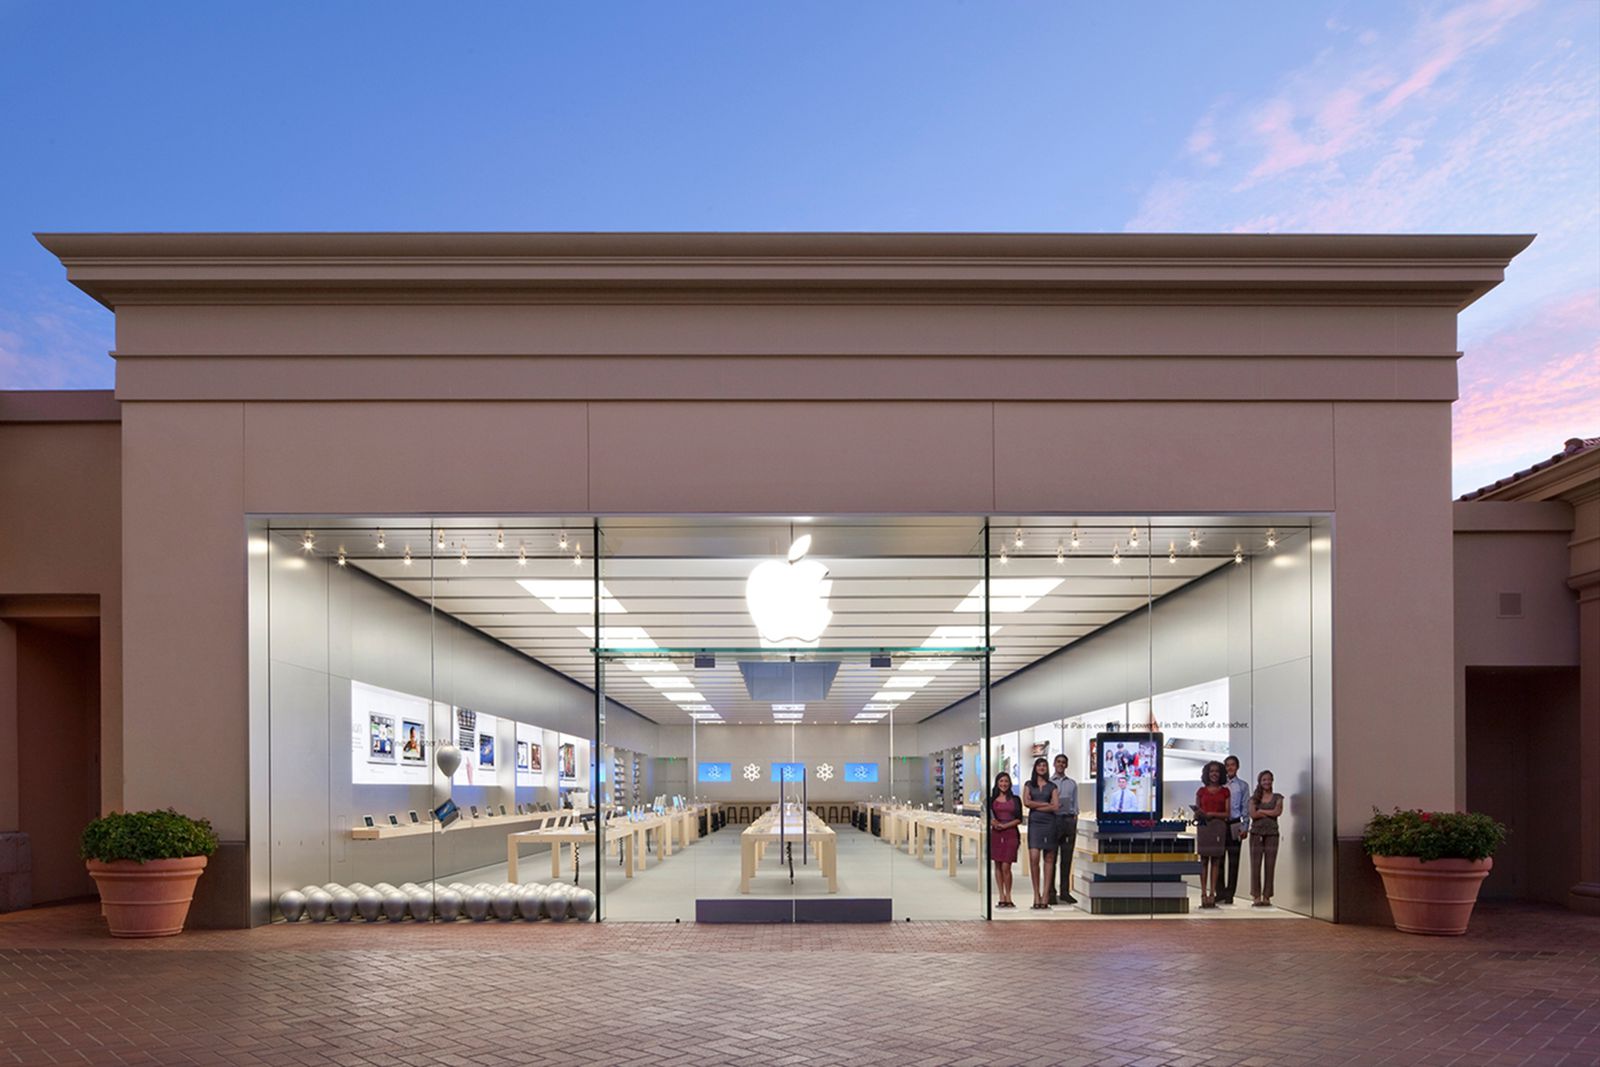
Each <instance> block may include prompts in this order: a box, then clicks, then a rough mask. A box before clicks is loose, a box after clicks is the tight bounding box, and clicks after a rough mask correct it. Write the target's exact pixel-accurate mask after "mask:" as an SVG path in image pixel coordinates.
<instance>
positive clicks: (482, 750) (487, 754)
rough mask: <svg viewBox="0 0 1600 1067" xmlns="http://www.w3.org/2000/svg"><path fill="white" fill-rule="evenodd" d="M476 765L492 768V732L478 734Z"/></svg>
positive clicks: (486, 768)
mask: <svg viewBox="0 0 1600 1067" xmlns="http://www.w3.org/2000/svg"><path fill="white" fill-rule="evenodd" d="M478 766H480V767H482V768H483V769H484V770H493V769H494V734H482V733H480V734H479V735H478Z"/></svg>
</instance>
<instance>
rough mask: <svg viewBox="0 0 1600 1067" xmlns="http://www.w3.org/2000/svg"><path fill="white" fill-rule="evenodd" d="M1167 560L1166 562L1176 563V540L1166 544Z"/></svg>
mask: <svg viewBox="0 0 1600 1067" xmlns="http://www.w3.org/2000/svg"><path fill="white" fill-rule="evenodd" d="M1167 562H1168V563H1176V562H1178V542H1176V541H1174V542H1172V543H1171V544H1169V545H1167Z"/></svg>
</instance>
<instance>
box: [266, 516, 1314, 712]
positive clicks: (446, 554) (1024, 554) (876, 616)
mask: <svg viewBox="0 0 1600 1067" xmlns="http://www.w3.org/2000/svg"><path fill="white" fill-rule="evenodd" d="M1257 522H1259V525H1257ZM275 526H276V528H275V530H274V536H275V537H277V538H279V539H281V540H282V542H283V543H284V544H285V546H298V545H299V543H300V541H301V540H302V538H303V536H304V531H305V530H306V529H307V527H305V526H286V525H283V524H275ZM1269 527H1270V528H1272V529H1274V530H1276V532H1277V535H1278V537H1279V543H1280V544H1287V542H1288V541H1290V540H1291V539H1293V538H1296V537H1299V536H1303V535H1304V531H1303V520H1300V522H1299V523H1296V520H1294V519H1292V518H1282V519H1280V518H1277V517H1273V518H1267V519H1262V520H1253V521H1252V522H1251V523H1250V524H1249V525H1240V524H1239V523H1238V521H1237V520H1219V519H1210V520H1201V519H1182V520H1160V525H1156V526H1153V527H1152V526H1149V525H1145V524H1143V523H1140V522H1136V521H1135V520H1132V519H1096V520H1093V521H1089V520H1085V521H1083V522H1081V523H1073V522H1072V521H1070V520H1068V521H1063V520H1059V519H1051V520H1041V519H1021V518H1018V519H1012V520H1007V521H1006V522H1005V523H1004V524H999V523H997V524H996V525H995V526H994V527H993V528H992V531H991V536H990V547H991V552H992V555H991V558H990V561H989V566H990V572H991V576H992V578H993V579H994V580H995V581H996V582H997V583H998V584H997V585H996V586H995V591H994V602H995V606H996V609H997V610H996V611H995V612H994V613H993V615H992V621H993V625H994V626H995V627H996V632H995V633H994V635H993V642H994V648H995V652H994V656H993V660H992V666H991V670H992V674H993V678H994V679H995V680H998V679H1000V678H1003V677H1005V676H1006V675H1008V674H1010V673H1012V672H1014V671H1016V670H1019V669H1021V668H1023V667H1025V666H1027V665H1028V664H1029V663H1032V662H1034V661H1035V660H1037V659H1039V658H1041V657H1043V656H1046V655H1048V654H1050V653H1051V652H1054V651H1056V650H1057V649H1059V648H1062V647H1064V646H1066V645H1069V644H1071V643H1072V642H1073V641H1076V640H1080V639H1081V638H1083V637H1084V636H1086V635H1087V634H1090V633H1092V632H1094V631H1095V630H1096V629H1099V628H1100V627H1102V626H1105V625H1107V624H1108V623H1111V622H1113V621H1115V620H1117V619H1119V618H1121V617H1122V616H1124V615H1126V614H1128V613H1129V612H1133V611H1138V610H1140V609H1142V608H1144V607H1145V606H1146V605H1147V604H1148V602H1149V600H1150V599H1151V598H1153V597H1160V596H1163V595H1165V594H1167V593H1169V592H1171V591H1172V590H1174V589H1177V588H1178V587H1180V586H1182V585H1184V584H1186V583H1188V582H1190V581H1193V580H1194V579H1196V578H1198V577H1200V576H1202V575H1204V574H1206V573H1208V572H1210V571H1211V570H1213V569H1215V568H1217V567H1219V566H1226V565H1229V564H1231V563H1232V561H1233V553H1234V550H1235V548H1238V549H1240V550H1241V551H1242V552H1244V553H1245V554H1247V555H1251V554H1256V553H1261V552H1268V551H1271V550H1270V549H1269V548H1268V547H1267V545H1266V534H1267V531H1268V529H1269ZM309 528H310V529H311V530H312V531H313V532H314V536H315V546H314V549H313V551H314V552H315V553H316V554H318V555H325V556H330V557H331V556H336V555H337V553H338V552H339V550H340V549H341V548H342V549H343V550H344V551H345V553H346V558H347V559H348V562H349V563H350V564H351V565H353V566H356V567H358V568H360V569H362V570H364V571H366V572H367V573H369V574H371V575H373V576H375V577H377V578H379V579H381V580H383V581H386V582H388V583H390V584H392V585H394V586H396V587H397V588H399V589H402V590H404V591H405V592H407V593H410V594H411V595H412V596H415V597H417V598H418V599H419V600H422V601H424V602H428V603H431V604H433V605H434V606H435V607H436V608H437V610H440V611H443V612H446V613H448V614H450V615H452V616H454V617H455V618H457V619H460V620H461V621H462V622H464V623H467V624H468V625H471V626H474V627H476V628H477V629H479V630H481V631H482V632H484V633H486V634H488V635H489V636H491V637H493V638H495V639H496V640H498V641H501V642H503V643H505V644H507V645H509V646H511V647H512V648H515V649H518V650H520V651H522V652H525V653H526V654H528V655H529V656H532V657H534V658H536V659H538V660H539V661H541V662H543V663H545V664H547V665H549V666H550V667H552V668H554V669H556V670H558V671H561V672H562V673H564V674H567V675H569V676H570V677H572V678H574V679H576V680H577V681H579V682H581V683H583V684H585V685H593V684H594V674H595V671H594V655H593V652H592V649H593V648H594V642H593V640H592V635H590V634H585V633H584V632H582V631H583V629H588V628H592V626H593V618H592V614H591V612H592V608H591V602H590V601H591V598H592V592H589V590H590V589H592V583H593V581H594V578H595V564H594V556H593V554H592V551H593V545H592V543H591V542H592V539H593V530H592V526H591V525H590V524H589V523H587V522H585V523H577V522H574V523H573V524H572V525H571V526H568V527H562V526H561V525H560V524H559V523H548V522H539V523H537V524H530V523H528V522H526V521H523V522H519V523H511V522H507V523H503V524H502V523H499V522H495V521H494V520H488V521H485V520H454V521H441V522H440V523H438V524H437V525H436V526H434V527H433V528H431V529H430V528H429V527H427V526H425V525H422V524H419V523H418V522H416V521H414V520H413V521H411V522H409V523H408V522H400V521H396V522H393V523H392V524H389V525H386V526H384V527H383V530H384V542H385V543H384V548H383V549H382V550H381V551H380V550H379V549H378V548H377V536H378V533H377V531H378V529H379V528H380V527H379V525H378V524H377V523H375V522H370V521H369V522H364V523H357V522H344V521H341V522H336V523H327V522H321V523H318V524H317V525H314V526H311V527H309ZM1019 528H1020V529H1021V530H1022V531H1023V544H1022V546H1021V547H1018V546H1017V545H1016V544H1015V543H1014V537H1015V531H1016V530H1017V529H1019ZM602 530H603V535H602V549H603V550H602V553H601V558H600V562H599V571H600V578H601V581H602V582H603V585H604V591H605V593H607V594H609V597H610V599H611V600H614V601H615V603H616V604H617V605H620V608H621V609H625V610H608V611H606V612H605V614H604V618H603V621H602V627H603V628H604V629H605V630H606V631H607V632H608V634H609V631H610V628H611V627H638V628H642V629H643V630H644V631H645V632H646V633H647V634H648V635H649V638H650V639H651V640H652V641H653V642H654V644H655V646H656V649H655V650H653V651H651V652H648V653H644V654H642V655H641V656H629V655H623V656H620V657H617V658H614V659H611V660H609V661H608V665H607V667H606V669H605V690H606V693H607V695H608V696H610V697H612V698H614V699H616V700H618V701H620V702H622V703H624V704H626V705H628V706H629V707H631V708H633V709H634V710H636V711H638V712H639V713H640V714H643V715H645V716H647V717H649V718H650V719H653V720H655V721H656V722H660V723H668V724H682V723H688V722H689V721H690V716H689V713H688V712H686V711H684V710H683V709H682V708H681V707H680V706H679V704H678V703H677V702H674V701H673V700H670V699H668V698H667V696H666V694H667V693H668V692H672V691H674V689H679V690H682V689H685V688H688V689H689V690H690V691H693V692H698V693H700V694H701V695H702V696H703V697H704V698H705V701H704V702H705V703H707V704H710V705H711V706H712V707H713V708H715V710H716V712H718V713H719V714H720V715H721V717H722V719H723V720H724V721H726V722H728V723H771V722H772V721H773V717H772V716H773V712H772V708H771V705H770V704H769V703H766V702H756V701H752V700H751V699H750V698H749V696H748V694H747V692H746V690H745V686H744V681H743V677H742V675H741V674H740V671H739V667H738V660H739V659H740V658H747V659H748V658H771V659H778V660H784V659H787V658H788V655H789V654H790V653H789V652H787V651H773V650H767V651H765V652H763V651H762V650H761V639H760V635H759V634H758V632H757V630H756V627H755V624H754V622H753V620H752V619H751V617H750V615H749V612H748V610H747V609H746V606H745V598H744V593H745V581H746V579H747V578H748V576H749V574H750V572H751V570H752V569H753V568H754V567H755V566H756V565H757V564H759V563H760V562H762V561H764V560H767V559H779V560H781V559H783V558H784V555H785V553H786V552H787V550H788V547H789V544H790V540H791V537H792V536H793V535H794V534H798V533H801V532H806V533H810V534H811V535H812V538H813V540H812V548H811V553H810V555H809V557H808V558H809V559H814V560H818V561H820V562H822V563H824V564H825V565H826V566H827V567H828V570H829V576H830V578H831V579H832V582H833V586H832V591H831V599H830V607H831V609H832V611H833V619H832V622H831V624H830V625H829V626H828V628H827V630H826V631H825V633H824V634H823V636H822V638H821V640H820V641H819V642H818V648H817V649H816V650H814V651H812V650H802V651H798V652H795V653H794V654H796V655H801V656H806V657H810V658H829V659H834V660H837V661H838V662H839V664H840V666H839V670H838V674H837V676H836V678H835V680H834V683H833V686H832V688H831V690H830V691H829V694H828V697H827V699H826V700H823V701H821V702H815V701H814V702H811V703H810V704H808V706H807V707H806V709H805V717H804V721H805V722H849V721H851V720H852V719H853V718H854V717H855V716H856V715H857V713H858V712H860V711H861V710H862V708H863V706H864V705H865V704H867V703H869V702H872V698H873V696H874V694H876V693H878V692H879V691H880V690H882V689H883V688H885V683H886V681H887V680H889V679H892V678H896V677H902V678H903V677H906V676H911V675H923V676H926V677H928V678H930V679H931V681H929V682H927V683H926V684H925V685H922V686H921V687H920V688H917V689H915V690H914V691H913V694H912V695H911V696H910V697H909V698H907V699H906V700H904V701H903V702H898V704H897V707H896V710H895V712H894V719H895V721H897V722H917V721H920V720H921V719H924V718H926V717H927V716H929V715H932V714H934V713H936V712H938V711H939V710H941V709H943V708H944V707H946V706H948V705H949V704H950V703H952V702H954V701H956V700H959V699H961V698H963V697H965V696H967V695H968V694H970V693H972V692H974V691H975V690H976V689H977V688H978V687H979V685H980V682H981V673H980V672H981V661H980V660H979V659H978V658H976V657H975V656H974V657H962V656H959V655H955V656H948V657H943V658H946V659H954V660H955V662H954V663H952V664H950V665H949V666H948V667H947V668H946V669H944V670H936V671H928V670H917V669H916V664H917V662H918V661H919V660H920V661H922V662H925V661H926V659H927V658H928V657H927V654H926V653H922V652H920V651H919V650H921V649H922V648H923V646H924V644H925V643H927V642H928V641H929V640H930V638H931V637H932V635H933V634H934V633H935V631H936V628H938V627H945V626H957V627H974V626H977V627H981V626H982V624H983V614H982V612H981V610H980V611H971V610H968V611H958V610H957V607H958V606H959V605H962V603H963V601H966V602H967V606H968V607H969V608H973V607H981V602H980V601H975V600H971V599H969V595H970V594H972V593H973V591H974V588H975V587H976V586H977V585H978V583H980V582H981V581H982V579H983V573H984V559H983V524H982V520H979V519H968V518H959V519H952V518H931V519H871V520H818V521H806V522H798V523H794V524H791V523H790V522H788V521H786V520H777V521H774V520H771V519H716V520H708V519H608V520H604V523H603V526H602ZM1191 530H1194V531H1197V533H1198V539H1199V541H1200V544H1199V546H1198V547H1197V548H1191V547H1190V546H1189V540H1190V531H1191ZM441 532H442V533H443V535H444V545H443V547H442V548H440V547H438V534H439V533H441ZM563 533H565V535H566V539H567V548H566V549H564V550H563V549H561V548H559V547H558V546H559V543H560V539H561V536H562V534H563ZM1074 533H1076V535H1077V547H1076V548H1074V547H1073V546H1072V538H1073V535H1074ZM1134 533H1136V534H1137V544H1134V543H1132V542H1133V539H1134V538H1133V534H1134ZM1152 544H1154V546H1155V551H1154V552H1152V551H1151V547H1152ZM406 547H409V548H410V550H411V554H412V563H411V564H410V565H409V566H407V565H406V564H405V563H404V562H403V559H402V556H403V552H404V550H405V548H406ZM1002 548H1004V550H1005V559H1004V562H1002V560H1001V558H1000V552H1001V549H1002ZM463 549H465V550H466V553H467V563H466V564H465V565H463V564H462V563H461V561H460V557H461V553H462V550H463ZM1114 554H1115V558H1116V559H1118V560H1120V562H1113V555H1114ZM522 556H525V557H526V559H525V562H524V561H522V559H521V558H520V557H522ZM1058 557H1059V558H1058ZM574 558H576V560H577V562H576V564H575V563H574ZM1016 579H1041V580H1044V584H1046V585H1048V584H1049V583H1050V582H1057V581H1058V582H1059V584H1056V585H1055V586H1054V587H1053V588H1052V589H1051V590H1050V591H1049V592H1048V593H1047V594H1045V595H1043V596H1042V597H1040V598H1039V599H1037V600H1036V601H1032V600H1024V601H1015V602H1008V601H1007V592H1008V589H1007V587H1006V585H1005V584H1004V583H1007V582H1010V581H1013V580H1016ZM521 580H529V581H541V582H542V581H551V580H553V581H563V582H580V581H581V582H583V583H584V584H583V585H582V586H574V587H571V588H570V589H567V590H565V591H566V592H568V593H571V594H573V595H575V596H577V597H578V598H579V599H577V600H576V601H574V602H573V603H571V604H568V605H566V606H567V607H568V608H576V609H578V612H562V611H556V610H553V609H552V607H551V606H549V605H548V604H547V603H546V602H545V601H542V600H540V599H539V598H537V597H535V596H534V595H533V594H532V593H530V592H529V591H528V590H527V589H525V588H524V587H523V586H522V585H520V584H518V583H519V581H521ZM602 603H603V604H606V606H607V607H608V608H609V607H611V605H610V604H608V603H607V599H606V597H605V596H602ZM1023 604H1026V605H1027V606H1026V608H1025V610H1021V611H1002V610H998V609H999V608H1001V607H1002V606H1014V607H1020V606H1022V605H1023ZM959 643H960V644H962V645H964V646H968V647H972V648H974V649H975V647H976V646H977V645H978V644H980V643H981V642H980V641H978V640H970V641H961V642H959ZM735 649H738V650H743V652H742V653H740V654H735V653H734V652H733V651H731V650H735ZM872 650H885V651H889V652H890V653H891V654H892V656H893V660H894V666H893V667H892V668H889V669H882V668H873V667H871V666H869V665H868V656H869V652H870V651H872ZM696 651H706V652H711V653H713V654H714V655H715V657H716V666H715V667H714V668H709V669H706V668H702V669H698V670H697V669H695V668H694V666H693V653H694V652H696ZM640 658H651V659H655V660H661V659H668V660H670V661H671V662H672V664H673V665H674V667H675V668H676V669H675V670H667V671H648V672H642V671H635V670H632V669H629V666H628V661H629V660H630V659H631V660H633V661H634V662H635V663H637V662H639V659H640ZM668 675H676V676H678V677H681V678H683V679H686V680H688V682H689V683H690V687H682V686H675V687H673V688H667V689H658V688H656V687H655V686H654V685H652V684H650V683H649V681H647V680H648V679H652V678H653V679H661V678H663V677H666V676H668Z"/></svg>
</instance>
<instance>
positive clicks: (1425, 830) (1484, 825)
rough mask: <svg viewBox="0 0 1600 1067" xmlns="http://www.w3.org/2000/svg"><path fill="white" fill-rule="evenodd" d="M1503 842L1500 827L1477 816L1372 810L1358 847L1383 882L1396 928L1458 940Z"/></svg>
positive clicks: (1503, 834)
mask: <svg viewBox="0 0 1600 1067" xmlns="http://www.w3.org/2000/svg"><path fill="white" fill-rule="evenodd" d="M1505 837H1506V828H1505V827H1504V826H1503V825H1501V824H1500V823H1498V822H1496V821H1495V820H1494V819H1492V818H1491V817H1489V816H1488V815H1484V814H1481V813H1478V812H1463V811H1421V810H1413V811H1402V810H1400V809H1399V808H1396V809H1394V811H1393V812H1390V813H1387V814H1386V813H1384V812H1381V811H1379V810H1378V809H1377V808H1373V809H1372V821H1371V822H1369V823H1367V828H1366V831H1365V832H1364V833H1363V834H1362V836H1361V844H1362V847H1363V848H1364V849H1366V852H1367V855H1369V856H1371V857H1372V864H1373V866H1374V867H1376V868H1377V869H1378V875H1379V877H1381V878H1382V879H1383V891H1384V895H1385V896H1387V897H1388V898H1389V910H1390V912H1392V913H1393V915H1394V925H1395V929H1397V930H1402V931H1404V932H1406V933H1408V934H1442V935H1459V934H1464V933H1466V932H1467V923H1468V922H1469V921H1470V920H1471V919H1472V908H1473V905H1475V904H1476V903H1477V901H1478V888H1479V887H1480V886H1481V885H1482V884H1483V880H1484V879H1485V878H1487V877H1488V876H1489V871H1490V870H1491V869H1493V867H1494V858H1493V857H1494V851H1495V849H1497V848H1499V847H1500V843H1501V842H1502V841H1504V840H1505Z"/></svg>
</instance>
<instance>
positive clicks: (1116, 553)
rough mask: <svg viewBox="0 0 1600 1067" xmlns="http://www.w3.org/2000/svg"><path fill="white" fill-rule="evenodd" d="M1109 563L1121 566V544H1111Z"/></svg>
mask: <svg viewBox="0 0 1600 1067" xmlns="http://www.w3.org/2000/svg"><path fill="white" fill-rule="evenodd" d="M1111 565H1112V566H1113V567H1120V566H1122V546H1121V545H1112V546H1111Z"/></svg>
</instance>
